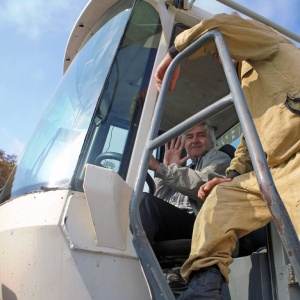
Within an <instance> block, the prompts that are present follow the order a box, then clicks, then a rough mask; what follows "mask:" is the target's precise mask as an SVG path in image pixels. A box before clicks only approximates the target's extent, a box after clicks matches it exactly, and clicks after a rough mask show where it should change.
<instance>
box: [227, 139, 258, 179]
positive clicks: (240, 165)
mask: <svg viewBox="0 0 300 300" xmlns="http://www.w3.org/2000/svg"><path fill="white" fill-rule="evenodd" d="M230 171H236V172H238V173H239V174H245V173H248V172H251V171H253V166H252V162H251V159H250V155H249V151H248V148H247V144H246V141H245V138H244V134H242V135H241V142H240V144H239V145H238V147H237V148H236V151H235V154H234V158H233V159H232V161H231V164H230V166H229V168H228V169H227V170H226V174H228V173H229V172H230Z"/></svg>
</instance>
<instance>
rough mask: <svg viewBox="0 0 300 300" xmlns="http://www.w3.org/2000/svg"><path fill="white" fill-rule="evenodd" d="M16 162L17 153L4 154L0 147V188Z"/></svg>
mask: <svg viewBox="0 0 300 300" xmlns="http://www.w3.org/2000/svg"><path fill="white" fill-rule="evenodd" d="M16 163H17V155H15V154H12V155H9V154H5V152H4V151H3V150H2V149H0V188H2V187H3V186H4V185H5V183H6V181H7V179H8V177H9V175H10V173H11V171H12V170H13V168H14V166H15V165H16Z"/></svg>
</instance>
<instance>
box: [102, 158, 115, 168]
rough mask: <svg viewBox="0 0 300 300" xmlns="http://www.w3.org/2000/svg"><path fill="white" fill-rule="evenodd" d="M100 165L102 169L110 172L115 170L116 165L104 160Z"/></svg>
mask: <svg viewBox="0 0 300 300" xmlns="http://www.w3.org/2000/svg"><path fill="white" fill-rule="evenodd" d="M102 165H103V167H105V168H107V169H111V170H114V169H115V168H116V165H115V164H114V163H113V162H112V161H110V160H105V161H104V163H103V164H102Z"/></svg>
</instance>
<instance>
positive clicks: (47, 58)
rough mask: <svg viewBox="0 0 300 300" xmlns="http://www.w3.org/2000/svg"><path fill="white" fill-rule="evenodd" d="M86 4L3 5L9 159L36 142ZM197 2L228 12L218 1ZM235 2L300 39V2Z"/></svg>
mask: <svg viewBox="0 0 300 300" xmlns="http://www.w3.org/2000/svg"><path fill="white" fill-rule="evenodd" d="M98 1H101V0H98ZM87 2H88V0H63V1H62V0H47V1H46V0H26V1H25V0H0V35H1V37H2V39H1V47H0V68H1V73H0V149H2V150H4V151H5V153H6V154H16V155H18V156H19V155H20V154H21V153H22V151H23V149H24V147H25V145H26V143H27V141H28V140H29V138H30V137H31V134H32V133H33V131H34V129H35V127H36V125H37V122H38V121H39V119H40V117H41V114H42V113H43V111H44V109H45V108H46V105H47V104H48V101H49V100H50V98H51V95H52V94H53V92H54V90H55V88H56V87H57V85H58V83H59V82H60V80H61V78H62V75H63V71H62V70H63V58H64V52H65V49H66V44H67V41H68V38H69V36H70V33H71V31H72V28H73V26H74V25H75V22H76V20H77V19H78V17H79V15H80V13H81V11H82V9H83V8H84V7H85V5H86V4H87ZM197 2H198V3H201V4H202V5H203V7H204V8H206V9H208V10H210V11H211V12H213V13H214V12H215V13H220V12H222V11H224V6H223V5H222V4H220V3H218V2H217V1H214V0H197ZM236 2H237V3H239V4H242V5H244V6H246V7H247V8H249V9H252V10H254V11H255V12H258V13H260V14H261V15H263V16H265V17H267V18H269V19H271V20H272V21H276V22H277V23H278V24H280V25H281V26H283V27H286V28H287V29H289V30H291V31H294V32H295V33H297V34H298V35H300V18H299V7H300V0H289V1H283V0H251V1H249V0H236ZM297 45H298V46H299V44H297Z"/></svg>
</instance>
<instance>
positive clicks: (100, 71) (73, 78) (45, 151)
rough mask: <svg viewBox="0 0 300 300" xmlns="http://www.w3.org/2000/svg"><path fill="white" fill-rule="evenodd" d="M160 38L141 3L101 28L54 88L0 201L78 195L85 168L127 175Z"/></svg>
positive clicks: (152, 16) (156, 21)
mask: <svg viewBox="0 0 300 300" xmlns="http://www.w3.org/2000/svg"><path fill="white" fill-rule="evenodd" d="M128 20H129V23H128ZM127 23H128V24H127ZM126 25H127V26H126ZM124 32H125V33H124ZM160 32H161V26H160V23H159V17H158V14H157V12H156V11H155V10H154V9H153V7H152V6H150V5H149V4H147V3H145V2H144V1H139V2H138V3H137V4H136V5H135V8H134V12H133V13H131V10H125V11H122V12H121V13H119V14H118V15H116V16H115V17H113V18H112V19H110V20H109V21H108V22H107V23H106V24H104V25H103V26H102V27H101V28H100V30H99V31H98V32H97V33H96V34H95V35H94V36H93V37H92V38H91V40H90V41H89V42H88V43H87V44H86V45H85V46H84V48H83V49H82V50H81V51H80V53H79V54H78V55H77V57H76V58H75V60H74V61H73V62H72V64H71V66H70V67H69V69H68V71H67V73H66V74H65V76H64V78H63V80H62V81H61V83H60V84H59V86H58V88H57V90H56V92H55V93H54V95H53V97H52V100H51V102H50V104H49V106H48V108H47V110H46V111H45V113H44V115H43V117H42V119H41V121H40V122H39V125H38V126H37V129H36V131H35V133H34V135H33V137H32V138H31V140H30V142H29V143H28V145H27V147H26V150H25V152H24V154H23V156H22V157H21V159H20V161H19V164H18V166H17V168H16V170H15V172H14V174H12V176H11V178H10V179H9V182H8V183H7V184H6V186H5V188H4V190H3V191H2V193H1V200H0V203H1V202H3V201H4V200H5V199H8V198H9V196H12V197H16V196H18V195H21V194H24V193H28V192H32V191H34V190H39V189H45V190H48V189H53V188H66V187H70V186H71V185H72V188H73V189H75V190H82V180H83V172H84V166H85V164H86V163H91V164H95V165H99V166H103V167H106V168H111V169H114V170H116V171H117V172H119V173H120V174H121V176H125V174H126V170H127V167H128V162H129V157H130V149H132V147H133V141H134V138H135V133H136V130H137V126H138V122H139V117H140V114H141V109H142V106H143V99H144V96H145V93H146V90H147V86H148V83H149V79H150V74H151V71H152V66H153V63H154V58H155V55H156V49H157V47H158V41H159V38H160Z"/></svg>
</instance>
